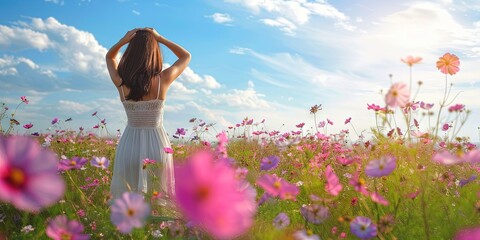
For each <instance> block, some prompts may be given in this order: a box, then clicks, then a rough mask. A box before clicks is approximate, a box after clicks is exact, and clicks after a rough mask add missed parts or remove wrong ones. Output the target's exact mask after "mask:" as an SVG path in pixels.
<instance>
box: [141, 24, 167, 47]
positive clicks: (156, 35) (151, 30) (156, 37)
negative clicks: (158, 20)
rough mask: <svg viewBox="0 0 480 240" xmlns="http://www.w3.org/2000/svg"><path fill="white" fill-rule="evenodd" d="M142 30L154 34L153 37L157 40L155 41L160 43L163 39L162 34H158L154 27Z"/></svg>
mask: <svg viewBox="0 0 480 240" xmlns="http://www.w3.org/2000/svg"><path fill="white" fill-rule="evenodd" d="M143 30H146V31H149V32H151V33H152V34H153V35H154V36H155V39H156V40H157V42H160V43H162V42H163V41H164V40H165V38H164V37H163V36H162V35H160V34H159V33H158V32H157V31H156V30H155V29H154V28H150V27H146V28H144V29H143Z"/></svg>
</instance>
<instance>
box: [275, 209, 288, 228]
mask: <svg viewBox="0 0 480 240" xmlns="http://www.w3.org/2000/svg"><path fill="white" fill-rule="evenodd" d="M288 225H290V218H288V215H287V214H286V213H284V212H281V213H279V214H278V215H277V216H276V217H275V219H273V226H274V227H275V228H276V229H284V228H286V227H287V226H288Z"/></svg>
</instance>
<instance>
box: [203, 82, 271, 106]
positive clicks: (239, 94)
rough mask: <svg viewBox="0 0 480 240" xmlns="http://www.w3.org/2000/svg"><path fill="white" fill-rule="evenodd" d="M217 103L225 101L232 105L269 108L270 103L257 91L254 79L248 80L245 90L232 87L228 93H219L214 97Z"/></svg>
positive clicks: (213, 99)
mask: <svg viewBox="0 0 480 240" xmlns="http://www.w3.org/2000/svg"><path fill="white" fill-rule="evenodd" d="M212 101H213V102H214V103H216V104H220V103H224V104H226V105H228V106H230V107H236V108H244V109H269V108H271V106H270V104H269V103H268V102H267V101H266V100H265V95H264V94H260V93H257V91H255V89H254V84H253V82H252V81H248V88H247V89H245V90H240V89H232V90H231V91H229V92H228V93H222V94H217V95H215V96H213V97H212Z"/></svg>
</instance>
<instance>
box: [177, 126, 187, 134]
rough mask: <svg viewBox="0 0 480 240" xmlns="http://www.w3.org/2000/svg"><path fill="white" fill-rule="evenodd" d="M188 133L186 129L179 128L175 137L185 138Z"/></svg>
mask: <svg viewBox="0 0 480 240" xmlns="http://www.w3.org/2000/svg"><path fill="white" fill-rule="evenodd" d="M186 133H187V132H186V130H185V128H177V131H176V132H175V135H177V136H183V135H185V134H186Z"/></svg>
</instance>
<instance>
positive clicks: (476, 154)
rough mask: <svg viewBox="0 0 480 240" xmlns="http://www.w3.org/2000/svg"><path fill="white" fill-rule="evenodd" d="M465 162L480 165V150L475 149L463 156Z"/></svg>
mask: <svg viewBox="0 0 480 240" xmlns="http://www.w3.org/2000/svg"><path fill="white" fill-rule="evenodd" d="M463 161H465V162H467V163H470V164H476V163H480V149H474V150H470V151H469V152H467V153H466V154H465V155H464V156H463Z"/></svg>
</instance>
